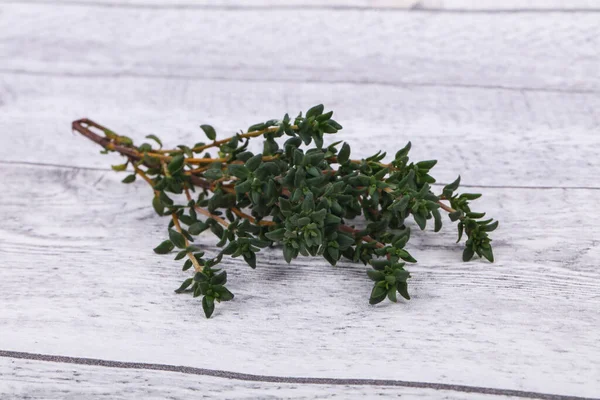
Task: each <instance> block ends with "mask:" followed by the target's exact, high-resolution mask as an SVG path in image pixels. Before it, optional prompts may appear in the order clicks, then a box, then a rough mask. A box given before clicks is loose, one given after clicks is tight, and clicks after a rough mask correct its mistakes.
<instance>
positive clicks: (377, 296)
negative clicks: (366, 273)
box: [369, 285, 387, 305]
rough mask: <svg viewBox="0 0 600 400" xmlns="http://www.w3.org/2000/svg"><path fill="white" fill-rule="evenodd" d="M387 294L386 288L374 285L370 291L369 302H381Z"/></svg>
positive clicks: (372, 303)
mask: <svg viewBox="0 0 600 400" xmlns="http://www.w3.org/2000/svg"><path fill="white" fill-rule="evenodd" d="M386 295H387V290H386V289H385V287H381V286H377V285H375V286H374V287H373V290H372V291H371V298H370V299H369V304H371V305H374V304H377V303H381V302H382V301H383V300H384V299H385V296H386Z"/></svg>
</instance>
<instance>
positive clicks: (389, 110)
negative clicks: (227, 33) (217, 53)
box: [0, 75, 600, 191]
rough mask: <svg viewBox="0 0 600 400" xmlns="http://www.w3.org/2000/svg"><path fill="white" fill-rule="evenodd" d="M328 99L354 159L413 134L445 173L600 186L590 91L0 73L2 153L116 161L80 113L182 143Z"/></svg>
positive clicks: (416, 147) (5, 156)
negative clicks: (209, 130) (77, 129)
mask: <svg viewBox="0 0 600 400" xmlns="http://www.w3.org/2000/svg"><path fill="white" fill-rule="evenodd" d="M319 102H323V103H324V104H325V105H326V106H327V107H328V108H329V109H333V110H335V112H336V114H335V118H336V119H337V120H338V121H339V122H340V123H341V124H342V125H344V127H345V128H344V129H343V130H342V131H341V132H340V134H338V135H331V136H328V137H327V140H328V141H329V142H330V143H331V142H333V141H335V140H346V141H348V142H349V143H350V144H351V145H352V149H353V150H352V151H353V157H357V158H359V157H366V156H369V155H371V154H373V153H375V152H376V151H377V150H379V149H380V148H382V147H385V148H386V150H388V151H390V153H391V155H393V154H394V153H395V151H396V150H397V149H399V148H401V147H403V146H404V144H405V143H406V142H407V141H408V140H411V141H412V143H413V157H414V159H416V160H423V159H431V158H435V159H437V160H439V164H438V166H436V168H435V169H434V171H435V176H436V177H437V178H438V180H439V181H440V182H451V181H453V180H454V179H455V178H456V176H457V175H458V174H460V175H461V176H462V178H463V183H465V184H474V185H516V186H536V187H537V186H554V187H557V186H558V187H571V186H590V187H600V185H598V182H597V179H596V178H597V174H596V173H593V171H600V158H598V157H597V155H598V154H600V136H599V135H598V134H597V132H598V114H597V113H596V110H598V109H600V97H598V96H597V95H594V94H581V93H540V92H528V93H520V92H513V91H502V90H481V89H478V90H464V89H460V88H411V87H409V88H394V87H382V86H376V85H375V86H373V85H366V86H356V85H349V84H306V83H285V82H281V83H262V82H229V81H216V80H215V81H205V80H178V79H146V78H143V79H142V78H102V79H99V78H95V79H88V78H70V77H52V76H49V77H47V76H40V77H35V76H34V77H32V76H21V75H4V76H2V75H0V103H1V104H2V105H1V106H0V110H1V111H2V118H0V161H7V160H10V161H29V162H42V163H55V164H64V165H75V166H88V167H97V168H109V165H110V164H111V163H113V164H115V163H117V162H118V161H119V157H116V156H112V157H107V156H102V155H100V154H99V148H98V146H97V145H95V144H93V143H91V142H89V141H88V140H87V139H85V138H83V137H82V136H80V135H79V134H71V133H70V126H71V125H70V123H71V121H72V120H75V119H77V118H81V117H89V118H92V119H94V120H96V121H98V122H100V123H102V124H104V125H105V126H108V127H110V128H112V129H114V130H116V131H117V132H120V133H122V134H125V135H129V136H131V137H133V138H134V139H135V140H136V141H138V142H139V141H143V140H144V136H146V135H147V134H149V133H155V134H158V135H159V136H161V137H162V138H163V139H164V141H165V143H166V144H170V145H171V146H174V145H177V144H181V143H185V144H193V143H196V142H198V141H201V140H203V139H204V136H203V134H202V132H201V130H200V129H199V128H198V126H199V125H200V124H203V123H209V124H212V125H213V126H215V127H216V129H217V132H218V135H219V136H220V137H226V136H229V135H230V134H231V133H233V132H235V131H238V130H240V129H246V128H247V127H248V126H250V125H251V124H254V123H256V122H260V121H265V120H267V119H271V118H281V117H283V115H284V113H285V112H290V114H291V115H295V113H297V112H298V111H300V110H307V109H308V108H309V107H310V106H312V105H315V104H318V103H319ZM371 121H373V122H371ZM387 144H389V146H388V145H387ZM258 147H260V146H258ZM254 148H255V149H256V147H254ZM36 149H37V150H36ZM585 171H589V173H586V172H585ZM472 190H476V191H477V190H481V189H472Z"/></svg>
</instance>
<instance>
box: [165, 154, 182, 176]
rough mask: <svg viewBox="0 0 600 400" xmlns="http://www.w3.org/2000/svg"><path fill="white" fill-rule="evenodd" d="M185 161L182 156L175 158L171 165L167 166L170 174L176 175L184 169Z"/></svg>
mask: <svg viewBox="0 0 600 400" xmlns="http://www.w3.org/2000/svg"><path fill="white" fill-rule="evenodd" d="M184 160H185V158H184V156H183V155H182V154H178V155H176V156H175V157H173V159H172V160H171V162H170V163H169V165H167V169H168V170H169V172H170V173H171V174H176V173H177V172H179V171H180V170H181V169H183V162H184Z"/></svg>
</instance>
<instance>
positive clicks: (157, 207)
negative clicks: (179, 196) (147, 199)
mask: <svg viewBox="0 0 600 400" xmlns="http://www.w3.org/2000/svg"><path fill="white" fill-rule="evenodd" d="M152 207H153V208H154V211H156V213H157V214H158V215H160V216H162V215H164V211H165V206H164V204H163V203H162V202H161V201H160V198H159V197H158V196H154V199H152Z"/></svg>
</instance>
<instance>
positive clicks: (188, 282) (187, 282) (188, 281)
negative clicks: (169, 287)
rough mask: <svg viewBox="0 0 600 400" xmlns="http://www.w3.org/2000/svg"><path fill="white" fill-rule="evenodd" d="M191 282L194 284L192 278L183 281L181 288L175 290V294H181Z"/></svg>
mask: <svg viewBox="0 0 600 400" xmlns="http://www.w3.org/2000/svg"><path fill="white" fill-rule="evenodd" d="M193 282H194V278H188V279H186V280H185V281H183V283H182V284H181V286H179V289H175V293H183V292H184V291H185V289H187V288H188V287H189V286H190V285H191V284H192V283H193Z"/></svg>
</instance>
